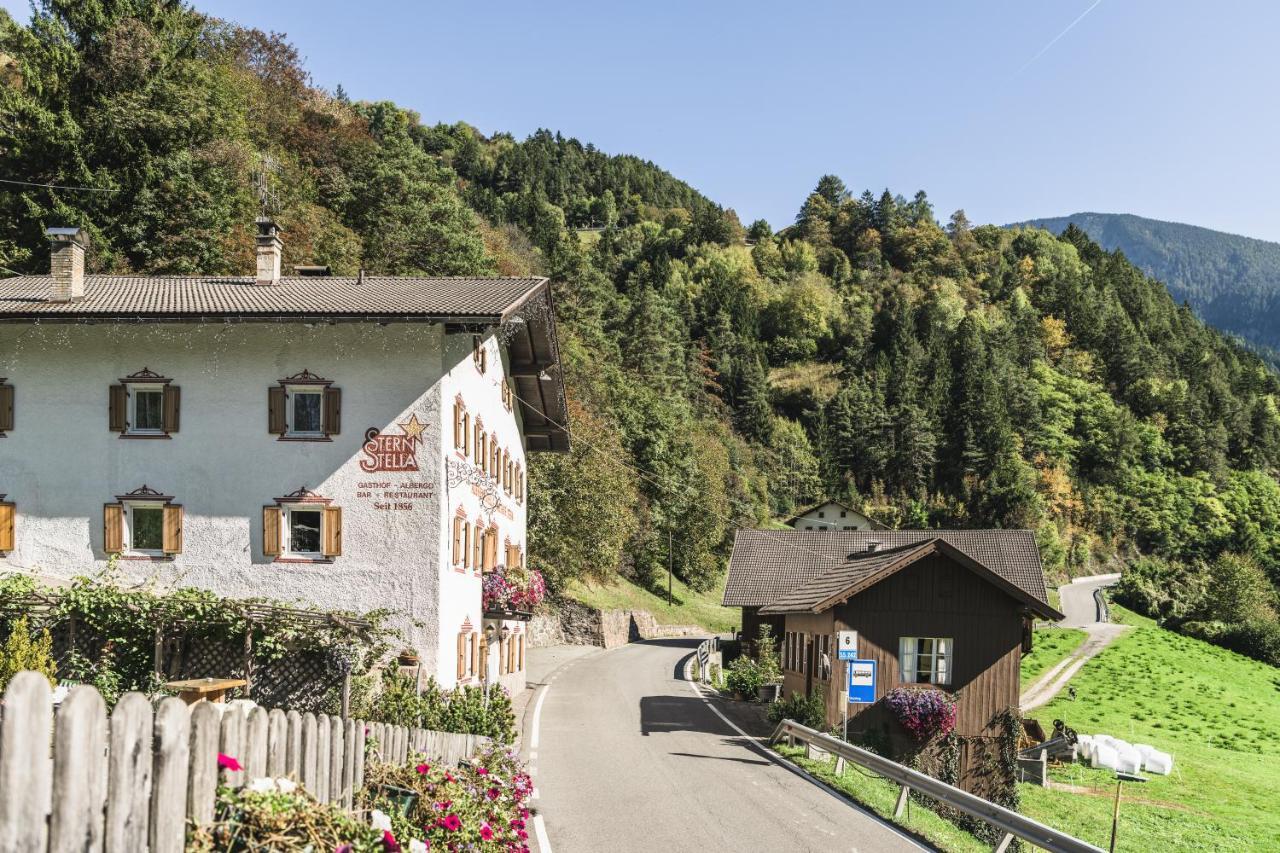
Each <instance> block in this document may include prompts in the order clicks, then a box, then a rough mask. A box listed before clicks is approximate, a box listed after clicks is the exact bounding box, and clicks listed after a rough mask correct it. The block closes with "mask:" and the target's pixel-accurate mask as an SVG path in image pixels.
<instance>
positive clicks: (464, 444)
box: [453, 400, 471, 457]
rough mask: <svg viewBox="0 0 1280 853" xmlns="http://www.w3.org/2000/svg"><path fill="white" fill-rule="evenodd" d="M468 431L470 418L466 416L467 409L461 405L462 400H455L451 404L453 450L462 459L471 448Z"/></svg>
mask: <svg viewBox="0 0 1280 853" xmlns="http://www.w3.org/2000/svg"><path fill="white" fill-rule="evenodd" d="M470 430H471V416H470V415H469V414H467V407H466V406H464V405H462V400H455V401H454V403H453V449H454V450H457V451H458V452H460V453H461V454H462V455H463V456H464V457H465V456H466V455H467V451H468V450H469V449H470V448H471V436H470Z"/></svg>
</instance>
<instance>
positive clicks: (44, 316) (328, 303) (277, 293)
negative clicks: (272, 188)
mask: <svg viewBox="0 0 1280 853" xmlns="http://www.w3.org/2000/svg"><path fill="white" fill-rule="evenodd" d="M545 285H546V279H544V278H397V277H387V276H370V275H366V276H365V277H364V279H363V281H361V280H359V279H356V278H349V277H337V276H288V277H283V278H281V279H280V280H279V282H278V283H277V284H273V285H259V284H257V283H256V282H255V280H254V279H253V278H252V277H244V276H193V277H181V276H110V275H89V276H85V298H84V299H82V300H77V301H75V302H52V301H50V300H49V298H48V297H49V294H50V293H51V292H52V288H53V284H52V279H51V277H50V276H47V275H30V276H17V277H15V278H5V279H0V320H22V319H31V320H58V319H67V320H71V319H79V318H97V319H106V318H112V319H120V320H126V319H197V318H224V317H235V318H243V319H254V318H262V319H276V318H288V317H317V316H319V317H364V316H370V315H372V316H377V317H388V318H395V317H403V318H423V319H426V318H439V319H459V320H466V319H469V318H476V319H478V320H480V319H495V318H500V317H502V316H503V315H504V314H506V313H507V312H509V311H511V310H512V309H514V308H516V307H518V306H519V305H520V304H522V303H523V302H525V301H526V300H527V299H529V298H530V297H532V296H534V295H535V294H536V293H537V292H538V291H539V290H541V289H542V288H543V287H544V286H545Z"/></svg>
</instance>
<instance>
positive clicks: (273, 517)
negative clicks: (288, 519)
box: [262, 504, 280, 557]
mask: <svg viewBox="0 0 1280 853" xmlns="http://www.w3.org/2000/svg"><path fill="white" fill-rule="evenodd" d="M262 553H263V555H264V556H267V557H279V556H280V507H278V506H276V505H275V504H272V505H271V506H264V507H263V508H262Z"/></svg>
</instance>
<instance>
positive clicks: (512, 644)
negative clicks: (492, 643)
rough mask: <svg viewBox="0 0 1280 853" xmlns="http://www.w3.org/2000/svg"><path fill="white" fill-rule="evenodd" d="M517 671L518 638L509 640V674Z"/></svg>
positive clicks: (513, 637)
mask: <svg viewBox="0 0 1280 853" xmlns="http://www.w3.org/2000/svg"><path fill="white" fill-rule="evenodd" d="M515 671H516V638H515V636H514V635H513V636H512V637H511V639H509V640H507V672H515Z"/></svg>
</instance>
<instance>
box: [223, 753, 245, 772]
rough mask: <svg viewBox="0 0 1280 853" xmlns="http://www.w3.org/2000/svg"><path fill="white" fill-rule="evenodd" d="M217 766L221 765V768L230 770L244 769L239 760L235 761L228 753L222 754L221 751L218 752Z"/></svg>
mask: <svg viewBox="0 0 1280 853" xmlns="http://www.w3.org/2000/svg"><path fill="white" fill-rule="evenodd" d="M218 766H219V767H221V768H222V769H223V770H231V771H236V770H243V769H244V768H243V767H241V766H240V762H239V761H236V760H235V759H234V758H232V757H231V756H230V755H223V754H222V753H221V752H219V753H218Z"/></svg>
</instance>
